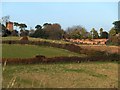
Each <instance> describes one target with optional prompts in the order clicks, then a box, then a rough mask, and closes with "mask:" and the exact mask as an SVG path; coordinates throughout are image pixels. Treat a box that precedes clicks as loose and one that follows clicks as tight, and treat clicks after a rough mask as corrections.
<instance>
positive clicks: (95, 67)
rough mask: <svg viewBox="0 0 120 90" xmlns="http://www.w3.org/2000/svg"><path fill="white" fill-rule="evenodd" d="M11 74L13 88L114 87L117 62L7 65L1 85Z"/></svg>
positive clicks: (7, 82) (116, 82)
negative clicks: (13, 81)
mask: <svg viewBox="0 0 120 90" xmlns="http://www.w3.org/2000/svg"><path fill="white" fill-rule="evenodd" d="M97 63H99V62H97ZM107 67H111V68H107ZM14 77H16V80H15V83H14V86H13V87H14V88H18V87H20V88H30V87H34V88H57V87H63V88H68V87H69V88H114V87H117V86H118V64H117V63H112V62H101V63H100V64H96V62H91V63H56V64H33V65H7V66H6V67H5V71H4V72H3V87H7V86H8V84H9V82H10V81H11V79H12V78H14Z"/></svg>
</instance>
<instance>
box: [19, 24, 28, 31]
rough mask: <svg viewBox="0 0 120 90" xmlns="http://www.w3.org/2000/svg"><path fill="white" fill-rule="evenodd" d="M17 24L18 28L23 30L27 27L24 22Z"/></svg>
mask: <svg viewBox="0 0 120 90" xmlns="http://www.w3.org/2000/svg"><path fill="white" fill-rule="evenodd" d="M18 25H19V28H20V29H21V30H25V28H27V25H26V24H23V23H21V24H18Z"/></svg>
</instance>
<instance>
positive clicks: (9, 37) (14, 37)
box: [1, 36, 70, 44]
mask: <svg viewBox="0 0 120 90" xmlns="http://www.w3.org/2000/svg"><path fill="white" fill-rule="evenodd" d="M1 38H2V40H20V38H21V37H16V36H8V37H1ZM28 39H29V40H30V41H47V42H51V43H60V44H66V43H70V42H65V41H64V40H50V39H42V38H32V37H28Z"/></svg>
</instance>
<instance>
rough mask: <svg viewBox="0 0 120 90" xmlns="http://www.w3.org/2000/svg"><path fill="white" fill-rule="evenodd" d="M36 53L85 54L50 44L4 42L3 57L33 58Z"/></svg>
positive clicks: (56, 55) (51, 54) (49, 54)
mask: <svg viewBox="0 0 120 90" xmlns="http://www.w3.org/2000/svg"><path fill="white" fill-rule="evenodd" d="M36 55H44V56H46V57H60V56H68V57H71V56H78V57H80V56H85V55H82V54H78V53H74V52H70V51H68V50H65V49H60V48H54V47H48V46H38V45H20V44H12V45H11V44H2V58H32V57H35V56H36Z"/></svg>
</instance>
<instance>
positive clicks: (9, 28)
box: [6, 22, 13, 31]
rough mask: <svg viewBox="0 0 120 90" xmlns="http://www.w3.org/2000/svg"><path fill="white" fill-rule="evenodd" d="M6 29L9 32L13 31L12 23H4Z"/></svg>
mask: <svg viewBox="0 0 120 90" xmlns="http://www.w3.org/2000/svg"><path fill="white" fill-rule="evenodd" d="M6 28H7V29H8V30H9V31H13V22H6Z"/></svg>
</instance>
